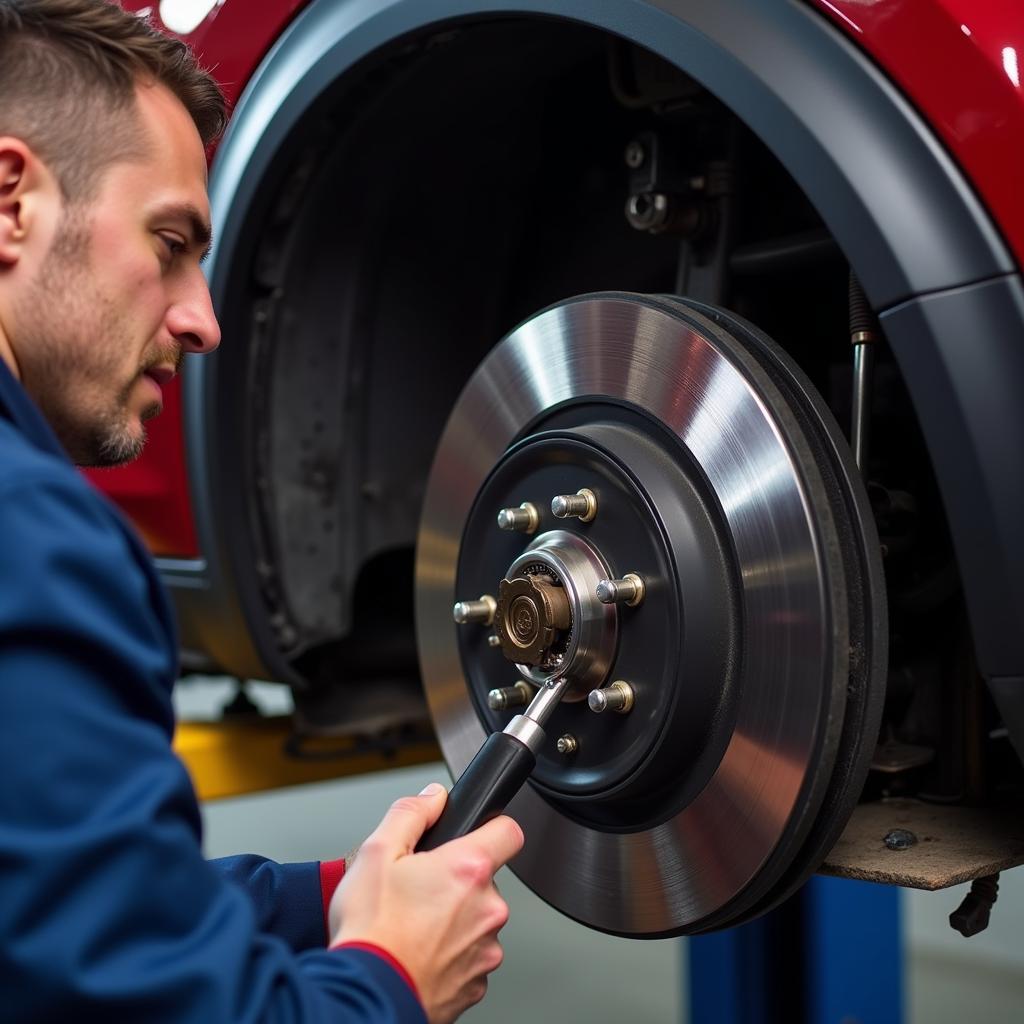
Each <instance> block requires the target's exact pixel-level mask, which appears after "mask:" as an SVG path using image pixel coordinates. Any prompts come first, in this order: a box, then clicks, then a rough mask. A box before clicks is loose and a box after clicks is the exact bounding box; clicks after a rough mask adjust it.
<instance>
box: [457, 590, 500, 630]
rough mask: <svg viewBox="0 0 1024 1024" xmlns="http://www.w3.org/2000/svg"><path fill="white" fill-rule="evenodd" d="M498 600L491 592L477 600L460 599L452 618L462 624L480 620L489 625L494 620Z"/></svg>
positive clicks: (482, 623)
mask: <svg viewBox="0 0 1024 1024" xmlns="http://www.w3.org/2000/svg"><path fill="white" fill-rule="evenodd" d="M497 607H498V602H497V601H495V600H494V598H493V597H491V595H490V594H483V595H482V596H481V597H480V599H479V600H477V601H459V602H458V603H457V604H456V605H455V607H454V608H453V609H452V618H453V619H454V620H455V621H456V622H457V623H458V624H459V625H460V626H461V625H463V624H464V623H466V622H479V623H481V625H484V626H489V625H490V624H491V623H492V622H493V621H494V610H495V609H496V608H497Z"/></svg>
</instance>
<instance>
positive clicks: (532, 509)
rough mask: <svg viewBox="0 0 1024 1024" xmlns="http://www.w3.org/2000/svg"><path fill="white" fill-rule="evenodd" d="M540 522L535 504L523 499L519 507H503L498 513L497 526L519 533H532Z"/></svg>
mask: <svg viewBox="0 0 1024 1024" xmlns="http://www.w3.org/2000/svg"><path fill="white" fill-rule="evenodd" d="M539 524H540V513H539V512H538V511H537V506H536V505H532V504H531V503H530V502H528V501H524V502H523V503H522V505H520V506H519V508H503V509H502V510H501V511H500V512H499V513H498V526H499V527H500V528H501V529H502V530H516V531H517V532H519V533H533V532H534V531H535V530H536V529H537V527H538V525H539Z"/></svg>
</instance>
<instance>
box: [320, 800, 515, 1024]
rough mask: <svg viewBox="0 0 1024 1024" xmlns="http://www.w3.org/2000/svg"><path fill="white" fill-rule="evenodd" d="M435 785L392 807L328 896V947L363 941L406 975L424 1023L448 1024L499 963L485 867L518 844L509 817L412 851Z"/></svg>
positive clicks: (503, 912)
mask: <svg viewBox="0 0 1024 1024" xmlns="http://www.w3.org/2000/svg"><path fill="white" fill-rule="evenodd" d="M445 800H447V793H446V791H445V788H444V787H443V786H441V785H438V784H437V783H433V784H432V785H430V786H428V787H427V788H426V789H425V790H424V791H423V792H422V793H421V794H420V795H419V796H414V797H404V798H403V799H401V800H398V801H396V802H395V803H394V804H392V806H391V809H390V810H389V811H388V813H387V814H386V815H385V817H384V820H383V821H382V822H381V823H380V825H378V826H377V828H376V830H375V831H374V833H373V834H372V835H371V836H370V838H369V839H367V840H366V842H365V843H363V845H362V846H361V847H360V848H359V854H358V856H357V857H356V858H355V860H354V861H353V862H352V863H351V864H350V865H349V866H348V868H347V869H346V871H345V877H344V878H343V879H342V881H341V885H339V886H338V888H337V890H336V891H335V893H334V897H333V898H332V899H331V906H330V913H329V923H330V929H331V945H332V946H333V945H336V944H337V943H339V942H351V941H360V942H372V943H375V944H376V945H378V946H381V947H383V948H384V949H386V950H387V951H388V952H389V953H390V954H391V955H392V956H394V957H395V958H396V959H397V960H398V961H399V963H401V964H402V966H403V967H405V969H406V970H407V971H408V972H409V974H410V975H411V976H412V979H413V981H414V982H415V983H416V987H417V989H418V990H419V994H420V998H421V999H422V1001H423V1005H424V1008H425V1009H426V1012H427V1017H428V1019H429V1020H430V1024H449V1022H450V1021H453V1020H455V1018H456V1017H458V1016H459V1014H461V1013H462V1012H463V1010H466V1009H468V1008H469V1007H470V1006H472V1005H473V1004H474V1003H478V1002H479V1001H480V1000H481V999H483V997H484V994H485V993H486V991H487V975H488V974H490V972H491V971H493V970H494V969H495V968H496V967H497V966H498V965H499V964H500V963H501V959H502V951H501V946H500V945H499V944H498V931H499V930H500V929H501V927H502V926H503V925H504V924H505V922H506V921H507V920H508V907H507V906H506V904H505V901H504V900H503V899H502V898H501V896H500V895H499V894H498V890H497V889H496V888H495V886H494V873H495V872H496V871H497V870H498V868H500V867H501V866H502V865H503V864H505V863H506V861H508V860H509V859H510V858H512V857H514V856H515V855H516V854H517V853H518V852H519V851H520V849H522V846H523V833H522V830H521V829H520V828H519V826H518V825H517V824H516V823H515V822H514V821H513V820H512V819H511V818H508V817H504V816H502V817H499V818H495V819H494V820H493V821H489V822H488V823H487V824H486V825H483V826H481V827H480V828H478V829H477V830H476V831H475V832H470V833H469V835H466V836H462V837H461V838H459V839H453V840H452V841H451V842H448V843H445V844H443V845H442V846H439V847H438V848H437V849H436V850H430V851H429V852H426V853H413V852H412V851H413V850H414V849H415V847H416V844H417V843H418V842H419V840H420V837H421V836H422V835H423V833H424V832H425V831H426V830H427V829H428V828H430V826H431V825H433V824H434V822H435V821H437V819H438V818H439V817H440V815H441V811H442V810H443V809H444V804H445Z"/></svg>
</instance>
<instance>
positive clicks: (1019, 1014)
mask: <svg viewBox="0 0 1024 1024" xmlns="http://www.w3.org/2000/svg"><path fill="white" fill-rule="evenodd" d="M189 689H190V688H188V687H185V688H182V690H183V693H184V699H183V700H182V701H180V702H179V708H180V709H181V710H187V711H188V712H190V713H191V716H192V717H204V711H206V710H208V709H210V708H214V709H215V708H218V707H219V706H220V704H221V703H222V702H223V696H224V693H225V692H226V691H224V690H217V689H216V688H212V689H211V688H209V687H206V688H203V689H202V692H200V691H199V690H193V691H192V693H191V695H190V693H189ZM270 706H271V707H272V706H273V697H272V694H271V701H270ZM282 709H283V708H282ZM435 779H438V780H441V781H444V782H448V775H447V771H446V770H445V768H444V766H443V765H441V764H435V765H429V766H421V767H416V768H406V769H399V770H395V771H390V772H381V773H377V774H374V775H368V776H360V777H356V778H352V779H347V780H339V781H337V782H329V783H320V784H316V785H309V786H302V787H296V788H293V789H286V790H277V791H274V792H271V793H266V794H260V795H255V796H250V797H243V798H239V799H234V800H225V801H220V802H217V803H212V804H209V805H207V806H206V807H205V808H204V819H205V823H206V852H207V855H208V856H211V857H216V856H221V855H225V854H230V853H246V852H253V853H261V854H263V855H265V856H269V857H273V858H275V859H277V860H283V861H289V860H314V859H321V858H328V857H335V856H342V855H344V854H345V853H346V852H347V851H348V850H350V849H352V848H353V847H355V846H356V845H358V843H359V842H361V840H362V839H363V838H365V836H366V835H367V834H369V832H371V831H372V830H373V828H374V827H375V825H376V824H377V821H378V820H379V818H380V816H381V815H382V814H383V812H384V810H385V809H386V808H387V806H388V805H389V804H390V802H391V801H392V800H394V799H395V798H397V797H399V796H402V795H405V794H407V793H416V792H418V791H419V790H420V789H422V788H423V786H424V785H426V783H427V782H430V781H433V780H435ZM499 886H500V888H501V890H502V892H503V893H504V895H505V896H506V898H507V900H508V902H509V905H510V907H511V919H510V921H509V924H508V925H507V927H506V928H505V930H504V931H503V933H502V939H503V944H504V947H505V952H506V958H505V964H504V965H503V966H502V968H501V969H500V970H499V971H498V972H496V974H495V975H494V976H493V979H492V982H491V987H490V991H489V993H488V996H487V998H486V999H485V1001H484V1002H483V1003H482V1004H481V1005H480V1006H478V1007H476V1008H474V1009H473V1010H471V1011H469V1012H468V1013H467V1014H465V1015H464V1017H463V1018H462V1019H463V1020H464V1021H466V1022H467V1024H521V1022H522V1021H523V1020H529V1021H530V1022H531V1024H576V1022H578V1021H586V1022H587V1024H623V1022H627V1024H680V1022H684V1021H686V1019H687V1015H686V1009H685V1007H686V985H687V979H686V970H685V940H666V941H657V942H638V941H631V940H626V939H616V938H612V937H609V936H606V935H600V934H598V933H596V932H591V931H589V930H587V929H585V928H582V927H580V926H579V925H576V924H574V923H573V922H571V921H569V920H567V919H565V918H563V917H562V916H561V915H560V914H558V913H556V912H555V911H553V910H551V908H549V907H548V906H546V905H545V904H544V903H542V902H541V901H540V900H539V899H538V898H537V897H535V896H534V895H533V894H532V893H531V892H530V891H529V890H527V889H526V888H525V887H524V886H523V885H521V884H520V883H519V882H518V880H517V879H516V878H515V877H514V876H513V875H512V874H511V872H509V871H507V870H506V871H503V872H502V873H501V875H500V876H499ZM966 888H967V887H966V886H959V887H957V888H955V889H951V890H946V891H943V892H939V893H923V892H906V891H905V892H904V893H903V894H902V897H901V898H902V900H903V911H904V914H903V917H904V922H903V930H904V940H905V941H904V956H905V975H904V978H905V986H906V1004H907V1005H906V1007H905V1021H906V1022H907V1024H960V1022H965V1021H966V1022H967V1024H1011V1022H1017V1021H1022V1022H1024V870H1018V871H1013V872H1007V873H1004V874H1003V877H1002V882H1001V886H1000V897H999V902H998V903H997V904H996V906H995V908H994V912H993V916H992V923H991V925H990V927H989V929H988V931H986V932H984V933H982V934H981V935H978V936H976V937H975V938H973V939H969V940H967V939H963V938H962V937H961V936H959V935H957V934H956V933H955V932H953V931H952V929H951V928H950V927H949V925H948V923H947V920H946V918H947V917H948V915H949V913H950V911H951V910H953V909H954V908H955V907H956V906H957V904H958V903H959V901H960V899H961V898H962V896H963V894H964V892H966ZM837 927H841V922H837ZM693 1024H717V1022H704V1021H700V1022H693ZM815 1024H819V1022H815ZM821 1024H841V1022H839V1021H836V1022H821ZM859 1024H872V1022H870V1021H863V1022H859Z"/></svg>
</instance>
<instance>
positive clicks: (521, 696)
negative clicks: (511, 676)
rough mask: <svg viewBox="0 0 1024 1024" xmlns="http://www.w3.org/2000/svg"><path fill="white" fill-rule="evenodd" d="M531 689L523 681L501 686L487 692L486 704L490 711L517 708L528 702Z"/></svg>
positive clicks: (531, 695) (531, 694) (531, 692)
mask: <svg viewBox="0 0 1024 1024" xmlns="http://www.w3.org/2000/svg"><path fill="white" fill-rule="evenodd" d="M532 698H533V691H532V690H531V689H530V687H529V686H527V685H526V683H524V682H521V681H520V682H518V683H516V684H515V685H514V686H501V687H499V688H498V689H496V690H491V692H490V693H488V694H487V706H488V707H489V708H490V709H491V710H492V711H504V710H505V709H506V708H518V707H521V706H522V705H524V704H529V703H530V700H531V699H532Z"/></svg>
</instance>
